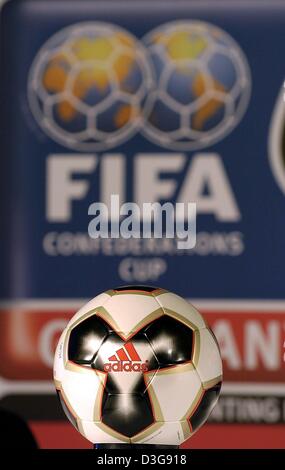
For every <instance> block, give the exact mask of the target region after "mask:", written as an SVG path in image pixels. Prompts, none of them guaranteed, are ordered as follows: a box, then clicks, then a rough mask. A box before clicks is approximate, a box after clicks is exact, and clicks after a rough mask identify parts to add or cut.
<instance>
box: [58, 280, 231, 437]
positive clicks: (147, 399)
mask: <svg viewBox="0 0 285 470" xmlns="http://www.w3.org/2000/svg"><path fill="white" fill-rule="evenodd" d="M54 380H55V385H56V388H57V390H58V394H59V397H60V400H61V403H62V406H63V408H64V410H65V413H66V415H67V416H68V418H69V419H70V421H71V422H72V423H73V425H74V426H75V427H76V428H77V429H78V431H79V432H80V433H81V434H82V435H83V436H84V437H86V438H87V439H88V440H89V441H91V442H93V443H97V444H100V443H101V444H103V443H106V444H113V443H119V444H156V445H179V444H181V443H182V442H183V441H185V440H186V439H188V438H189V437H191V436H192V435H193V433H194V432H195V431H197V429H198V428H199V427H200V426H202V424H203V423H204V422H205V421H206V419H207V418H208V416H209V414H210V412H211V410H212V408H213V407H214V405H215V404H216V402H217V399H218V397H219V393H220V388H221V381H222V362H221V357H220V352H219V348H218V345H217V342H216V339H215V337H214V335H213V333H212V331H211V330H210V329H209V327H208V326H207V324H206V323H205V321H204V319H203V317H202V316H201V315H200V314H199V313H198V312H197V310H196V309H195V308H194V307H193V306H192V305H190V304H189V303H188V302H186V301H185V300H184V299H182V298H181V297H179V296H177V295H175V294H173V293H170V292H168V291H166V290H163V289H159V288H151V287H145V286H127V287H121V288H118V289H114V290H109V291H107V292H105V293H103V294H101V295H99V296H97V297H95V298H94V299H93V300H91V301H90V302H89V303H88V304H86V305H85V306H84V307H82V308H81V310H79V312H78V313H77V314H76V315H75V316H74V317H73V318H72V319H71V321H70V322H69V324H68V325H67V327H66V328H65V330H64V331H63V333H62V335H61V338H60V340H59V343H58V346H57V349H56V353H55V362H54Z"/></svg>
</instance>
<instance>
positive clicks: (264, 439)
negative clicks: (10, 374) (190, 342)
mask: <svg viewBox="0 0 285 470" xmlns="http://www.w3.org/2000/svg"><path fill="white" fill-rule="evenodd" d="M29 424H30V427H31V429H32V431H33V433H34V435H35V437H36V439H37V441H38V444H39V446H40V447H41V448H42V449H90V448H92V447H93V446H92V444H91V443H90V442H88V441H87V440H86V439H84V438H83V437H82V436H81V435H80V434H79V433H78V432H77V431H76V429H75V428H73V426H71V424H69V423H68V422H62V421H49V422H43V421H33V422H30V423H29ZM182 447H183V448H191V449H282V448H284V447H285V426H284V425H274V426H266V425H236V424H235V425H230V424H229V425H222V424H218V425H215V424H210V425H205V426H203V428H202V429H200V430H199V431H198V432H197V433H196V434H195V435H194V436H193V437H192V438H191V439H189V440H188V441H187V442H186V443H184V444H183V445H182Z"/></svg>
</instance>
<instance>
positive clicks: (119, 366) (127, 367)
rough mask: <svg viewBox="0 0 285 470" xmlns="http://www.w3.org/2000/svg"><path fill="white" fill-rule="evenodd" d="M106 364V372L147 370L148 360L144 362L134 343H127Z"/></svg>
mask: <svg viewBox="0 0 285 470" xmlns="http://www.w3.org/2000/svg"><path fill="white" fill-rule="evenodd" d="M108 360H109V361H110V362H107V363H106V364H104V371H105V372H147V371H148V361H146V362H142V361H141V358H140V356H139V354H138V352H137V350H136V349H135V347H134V345H133V343H126V344H125V345H124V347H123V348H120V349H118V350H117V351H116V353H115V354H113V356H111V357H109V359H108Z"/></svg>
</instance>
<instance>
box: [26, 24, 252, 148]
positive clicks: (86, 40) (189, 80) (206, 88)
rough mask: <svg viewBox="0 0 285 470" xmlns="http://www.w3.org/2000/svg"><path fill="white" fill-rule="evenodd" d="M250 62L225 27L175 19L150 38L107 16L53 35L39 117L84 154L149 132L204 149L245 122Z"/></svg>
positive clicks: (170, 143)
mask: <svg viewBox="0 0 285 470" xmlns="http://www.w3.org/2000/svg"><path fill="white" fill-rule="evenodd" d="M250 88H251V79H250V71H249V67H248V64H247V60H246V58H245V56H244V54H243V52H242V50H241V49H240V47H239V45H238V44H237V43H236V42H235V41H234V40H233V38H232V37H231V36H229V35H228V34H227V33H226V32H224V31H222V30H221V29H219V28H217V27H216V26H213V25H210V24H208V23H204V22H199V21H175V22H171V23H167V24H164V25H161V26H159V27H158V28H156V29H154V30H152V31H151V32H150V33H148V34H147V35H146V36H145V37H144V38H143V39H142V40H141V41H139V40H137V39H136V38H135V37H134V36H133V35H131V34H130V33H129V32H128V31H126V30H124V29H122V28H119V27H118V26H115V25H110V24H106V23H101V22H89V23H79V24H75V25H73V26H70V27H68V28H66V29H63V30H61V31H60V32H58V33H57V34H55V35H54V36H52V37H51V38H50V39H49V40H48V41H47V42H46V43H45V44H44V45H43V47H42V48H41V49H40V51H39V52H38V54H37V56H36V58H35V60H34V63H33V64H32V67H31V70H30V75H29V83H28V95H29V103H30V107H31V110H32V113H33V115H34V117H35V119H36V121H37V122H38V124H39V125H40V126H41V128H42V129H43V130H44V132H45V133H46V134H47V135H49V136H50V137H51V138H52V139H53V140H55V141H56V142H58V143H60V144H61V145H63V146H65V147H68V148H71V149H73V150H78V151H100V150H105V149H108V148H113V147H115V146H117V145H119V144H120V143H123V142H124V141H127V140H129V139H130V138H131V137H132V136H133V135H135V134H136V133H138V132H140V133H141V134H143V135H144V137H145V138H147V139H148V140H150V141H151V142H153V143H155V144H157V145H159V146H161V147H166V148H169V149H174V150H175V149H177V150H195V149H200V148H205V147H208V146H210V145H211V144H213V143H214V142H217V141H219V140H221V139H222V138H223V137H225V136H226V135H227V134H228V133H229V132H231V131H232V129H233V128H234V127H235V126H236V125H237V124H238V123H239V121H240V120H241V118H242V116H243V114H244V112H245V111H246V108H247V105H248V101H249V97H250Z"/></svg>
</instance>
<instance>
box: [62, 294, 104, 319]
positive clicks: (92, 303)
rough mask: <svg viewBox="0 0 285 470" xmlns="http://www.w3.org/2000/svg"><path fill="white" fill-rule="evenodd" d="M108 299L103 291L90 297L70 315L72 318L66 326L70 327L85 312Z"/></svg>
mask: <svg viewBox="0 0 285 470" xmlns="http://www.w3.org/2000/svg"><path fill="white" fill-rule="evenodd" d="M109 299H110V295H108V294H106V293H105V292H104V293H103V294H100V295H97V296H96V297H94V298H93V299H91V300H90V301H89V302H88V303H87V304H85V305H83V307H81V309H80V310H78V312H77V313H76V314H75V315H74V316H73V317H72V319H71V320H70V322H69V323H68V325H67V328H70V327H71V326H72V325H73V324H74V323H76V322H77V320H79V319H80V318H81V317H82V316H83V315H85V314H86V313H88V312H91V311H92V310H94V309H95V308H97V307H102V306H103V305H104V304H105V303H106V302H107V300H109Z"/></svg>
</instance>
